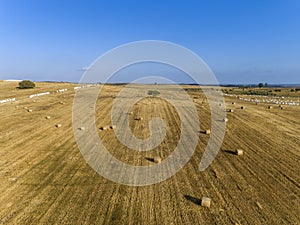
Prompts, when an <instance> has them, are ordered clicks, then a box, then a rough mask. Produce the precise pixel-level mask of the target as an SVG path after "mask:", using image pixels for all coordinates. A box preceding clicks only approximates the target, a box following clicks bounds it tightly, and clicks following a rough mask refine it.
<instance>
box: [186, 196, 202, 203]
mask: <svg viewBox="0 0 300 225" xmlns="http://www.w3.org/2000/svg"><path fill="white" fill-rule="evenodd" d="M184 197H185V198H186V200H188V201H190V202H192V203H194V204H196V205H201V199H198V198H195V197H193V196H190V195H184Z"/></svg>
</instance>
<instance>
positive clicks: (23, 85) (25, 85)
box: [19, 80, 35, 89]
mask: <svg viewBox="0 0 300 225" xmlns="http://www.w3.org/2000/svg"><path fill="white" fill-rule="evenodd" d="M34 87H35V83H33V82H32V81H30V80H23V81H21V82H20V83H19V88H20V89H28V88H34Z"/></svg>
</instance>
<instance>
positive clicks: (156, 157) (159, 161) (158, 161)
mask: <svg viewBox="0 0 300 225" xmlns="http://www.w3.org/2000/svg"><path fill="white" fill-rule="evenodd" d="M153 162H155V163H161V158H160V157H159V156H155V157H154V158H153Z"/></svg>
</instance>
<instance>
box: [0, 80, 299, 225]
mask: <svg viewBox="0 0 300 225" xmlns="http://www.w3.org/2000/svg"><path fill="white" fill-rule="evenodd" d="M37 86H38V87H37V88H36V89H34V90H25V91H21V90H15V84H5V83H0V87H1V90H0V93H1V94H0V96H1V99H5V98H10V97H16V98H20V99H21V100H18V101H16V102H14V103H5V104H2V105H0V124H1V126H0V146H1V148H0V178H1V179H0V193H1V195H0V224H168V225H170V224H300V216H299V215H300V175H299V169H300V151H299V150H300V134H299V131H300V106H286V107H285V108H284V110H281V109H280V108H279V107H278V106H274V108H273V109H267V106H268V105H267V104H258V105H256V104H255V103H251V102H244V101H241V100H238V98H236V97H234V96H233V97H229V96H226V97H225V100H226V107H227V109H234V112H228V113H227V118H228V119H229V121H228V123H227V129H226V136H225V139H224V142H223V145H222V148H221V150H220V152H219V153H218V155H217V157H216V159H215V160H214V162H213V163H212V164H211V165H210V166H209V168H207V169H206V170H205V171H204V172H200V171H199V170H198V165H199V163H200V160H201V156H202V154H203V152H204V149H205V146H206V144H207V141H208V138H209V135H206V134H202V133H199V134H198V136H199V143H198V145H197V149H196V151H195V154H194V155H193V157H192V158H191V160H190V161H189V162H188V164H187V165H186V166H185V167H184V168H183V169H182V170H180V171H179V172H178V173H177V174H176V175H174V176H173V177H171V178H170V179H168V180H166V181H164V182H161V183H158V184H155V185H150V186H144V187H130V186H124V185H120V184H116V183H113V182H111V181H109V180H107V179H105V178H103V177H101V176H99V175H98V174H97V173H96V172H95V171H94V170H93V169H91V168H90V166H89V165H88V164H87V163H86V162H85V160H84V159H83V157H82V155H81V153H80V151H79V149H78V147H77V145H76V142H75V139H74V134H73V128H72V105H73V99H74V95H75V92H74V90H73V87H74V86H75V85H73V84H67V83H65V84H59V83H57V84H51V83H48V84H47V83H42V84H38V85H37ZM121 87H122V86H112V85H108V86H105V87H104V91H103V93H101V95H100V96H99V98H98V101H97V105H96V107H95V112H96V125H97V127H98V128H100V127H101V126H110V125H112V124H111V117H110V111H111V107H112V104H113V101H114V96H115V95H117V93H118V92H119V91H120V89H121ZM60 88H67V89H68V91H66V92H62V93H53V92H54V91H55V90H57V89H60ZM186 88H189V87H188V86H186ZM44 91H51V93H53V94H51V95H47V96H41V97H37V98H33V99H29V98H28V97H27V96H28V95H30V94H33V93H38V92H44ZM188 93H189V94H190V95H191V97H192V98H193V100H194V102H195V105H196V106H197V110H198V113H199V119H200V123H201V130H206V129H210V110H209V107H208V104H207V102H206V101H205V102H204V103H202V99H204V95H203V94H202V92H196V91H192V90H191V91H189V92H188ZM233 101H235V102H236V104H235V105H232V104H231V102H233ZM242 105H243V106H245V109H243V110H242V109H240V107H241V106H242ZM24 107H27V109H24ZM28 109H32V112H28V111H27V110H28ZM46 116H50V117H51V118H50V119H46V118H45V117H46ZM137 116H141V117H143V120H142V121H137V120H135V118H136V117H137ZM155 116H159V117H161V118H163V119H164V120H165V123H166V124H167V127H168V128H167V133H166V138H165V139H164V141H163V142H162V144H161V145H160V146H159V147H157V148H155V149H153V150H151V151H148V152H137V151H132V150H130V149H128V148H126V147H125V146H123V145H122V144H121V143H120V142H119V141H118V140H117V139H116V137H115V135H114V131H113V130H107V131H101V130H100V129H98V132H99V137H100V138H101V140H102V142H103V143H104V145H105V146H106V147H107V149H108V150H109V151H110V153H111V154H112V155H113V156H115V157H116V158H117V159H119V160H122V161H124V162H126V163H128V164H133V165H144V166H145V165H153V164H154V163H153V162H151V160H148V159H147V158H153V157H154V156H157V155H160V156H161V157H162V158H163V159H164V158H166V157H168V155H169V154H170V153H171V152H172V151H173V150H174V148H175V146H176V144H177V143H178V141H179V136H180V119H179V116H178V114H177V113H176V111H175V109H174V107H172V106H171V105H170V104H169V103H168V102H166V101H164V100H162V99H159V98H146V99H144V100H142V101H141V102H139V104H138V105H135V106H134V108H133V115H132V116H131V117H130V127H131V129H132V132H133V133H134V134H135V135H136V137H138V138H141V139H146V138H147V137H149V135H150V131H149V129H148V121H149V120H150V119H151V118H152V117H155ZM56 124H62V127H60V128H57V127H56V126H55V125H56ZM237 148H241V149H243V150H244V155H243V156H236V155H234V154H231V153H230V150H234V149H237ZM203 196H207V197H209V198H211V199H212V204H211V207H210V208H205V207H201V206H200V205H199V202H200V199H201V198H202V197H203Z"/></svg>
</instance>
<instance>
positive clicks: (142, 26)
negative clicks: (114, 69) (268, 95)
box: [0, 0, 300, 84]
mask: <svg viewBox="0 0 300 225" xmlns="http://www.w3.org/2000/svg"><path fill="white" fill-rule="evenodd" d="M138 40H164V41H170V42H174V43H177V44H179V45H183V46H185V47H187V48H189V49H190V50H192V51H194V52H195V53H196V54H198V55H199V56H200V57H201V58H202V59H203V60H204V61H205V62H206V63H207V64H208V65H209V67H210V68H211V69H212V71H213V72H214V73H215V74H216V77H217V79H218V80H219V82H220V83H258V82H268V83H270V84H272V83H273V84H275V83H281V84H282V83H288V84H292V83H297V84H299V83H300V1H298V0H281V1H279V0H252V1H247V0H245V1H243V0H236V1H233V0H224V1H222V0H219V1H216V0H205V1H201V0H198V1H196V0H195V1H184V0H182V1H131V0H126V1H75V0H73V1H65V0H60V1H55V0H51V1H50V0H43V1H39V0H35V1H33V0H19V1H16V0H0V79H26V78H27V79H32V80H55V81H79V79H80V77H81V76H82V73H83V71H82V70H81V68H83V67H87V66H89V65H90V63H92V62H93V61H94V60H95V59H96V58H97V57H99V56H100V55H102V54H103V53H105V52H106V51H108V50H110V49H112V48H114V47H117V46H118V45H121V44H125V43H128V42H132V41H138Z"/></svg>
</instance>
